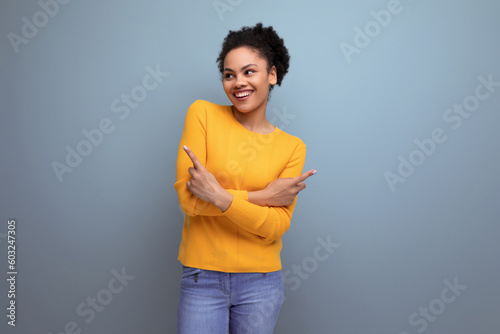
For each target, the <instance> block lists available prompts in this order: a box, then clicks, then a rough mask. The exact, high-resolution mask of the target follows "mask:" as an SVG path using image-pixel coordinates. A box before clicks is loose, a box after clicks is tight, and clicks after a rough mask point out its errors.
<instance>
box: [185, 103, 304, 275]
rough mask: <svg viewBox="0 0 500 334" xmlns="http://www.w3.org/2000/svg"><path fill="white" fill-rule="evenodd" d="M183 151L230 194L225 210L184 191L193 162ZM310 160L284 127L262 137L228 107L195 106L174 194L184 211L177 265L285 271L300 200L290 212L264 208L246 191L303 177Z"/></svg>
mask: <svg viewBox="0 0 500 334" xmlns="http://www.w3.org/2000/svg"><path fill="white" fill-rule="evenodd" d="M184 145H186V146H188V147H189V148H190V149H191V150H192V151H193V153H194V154H195V155H196V156H197V157H198V159H199V160H200V161H201V163H202V164H203V165H204V166H205V167H206V168H207V169H208V171H210V172H211V173H212V174H213V175H214V176H215V177H216V178H217V180H218V181H219V183H220V184H221V186H222V187H223V188H224V189H226V190H228V191H229V192H230V193H231V194H232V195H233V202H232V203H231V206H230V207H229V209H227V210H226V211H225V212H222V211H221V210H220V209H218V208H217V207H215V206H214V205H212V204H211V203H209V202H206V201H204V200H201V199H199V198H198V197H196V196H195V195H193V194H192V193H191V192H190V191H189V190H188V189H187V186H186V181H188V180H189V179H190V178H191V175H190V174H189V172H188V168H189V167H192V162H191V161H190V160H189V157H188V156H187V154H186V152H184V150H183V149H182V147H183V146H184ZM305 156H306V146H305V144H304V143H303V142H302V140H300V139H299V138H297V137H294V136H292V135H289V134H287V133H285V132H283V131H281V130H280V129H279V128H275V130H274V132H272V133H270V134H265V135H263V134H258V133H255V132H252V131H249V130H247V129H246V128H245V127H244V126H243V125H241V124H240V123H239V122H238V121H237V120H236V118H234V115H233V113H232V111H231V106H222V105H218V104H214V103H210V102H207V101H202V100H198V101H196V102H194V103H193V104H192V105H191V106H190V107H189V109H188V111H187V114H186V121H185V124H184V131H183V133H182V138H181V142H180V145H179V151H178V155H177V181H176V183H175V189H176V190H177V194H178V196H179V202H180V205H181V208H182V210H183V211H184V213H185V218H184V227H183V231H182V241H181V245H180V249H179V261H180V262H181V263H182V264H183V265H185V266H188V267H195V268H201V269H207V270H216V271H223V272H271V271H276V270H280V269H281V259H280V252H281V247H282V243H281V236H282V235H283V234H284V233H285V232H286V231H287V230H288V228H289V227H290V220H291V218H292V213H293V209H294V207H295V203H296V201H297V198H295V200H294V202H293V203H292V204H291V205H288V206H282V207H261V206H258V205H255V204H252V203H250V202H248V193H247V191H255V190H261V189H264V188H265V187H266V186H267V185H268V184H269V183H271V182H272V181H274V180H276V179H277V178H286V177H295V176H298V175H300V174H301V173H302V168H303V166H304V162H305Z"/></svg>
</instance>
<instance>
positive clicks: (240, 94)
mask: <svg viewBox="0 0 500 334" xmlns="http://www.w3.org/2000/svg"><path fill="white" fill-rule="evenodd" d="M235 95H236V97H245V96H248V95H250V92H243V93H236V94H235Z"/></svg>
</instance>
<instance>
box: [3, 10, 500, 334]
mask: <svg viewBox="0 0 500 334" xmlns="http://www.w3.org/2000/svg"><path fill="white" fill-rule="evenodd" d="M60 1H61V2H64V1H62V0H60ZM41 3H42V4H43V3H49V4H50V3H52V7H50V6H49V7H47V6H45V7H46V8H48V9H46V11H48V12H50V14H51V15H49V14H44V12H42V13H40V12H41V11H43V7H42V6H41V4H40V3H39V2H37V1H14V0H7V1H2V3H1V4H0V12H1V14H0V32H1V37H2V39H1V42H0V48H1V50H0V51H1V65H0V66H1V67H0V69H1V88H0V89H1V90H0V94H1V95H0V99H1V100H0V108H1V119H0V137H1V142H0V149H1V159H0V164H1V167H0V168H1V181H0V182H1V183H0V189H1V204H0V212H1V217H0V218H1V225H0V249H1V250H0V255H1V260H0V263H1V268H2V269H1V272H2V275H1V276H2V277H5V275H6V272H7V265H6V263H7V262H6V258H7V247H6V246H7V242H6V233H7V220H8V219H10V218H15V219H16V220H17V260H18V272H19V273H18V276H17V298H16V300H17V304H18V308H17V326H16V327H15V328H12V327H11V326H8V325H7V318H6V314H7V310H6V305H7V303H8V299H7V290H8V287H7V282H6V280H5V279H2V280H0V305H1V306H2V310H3V311H2V312H1V313H2V315H1V317H0V319H2V321H1V324H0V328H1V331H2V333H53V334H56V333H61V332H63V333H64V329H65V326H68V327H69V328H70V329H69V330H67V331H66V332H72V331H73V330H71V326H77V327H78V329H79V331H80V332H81V333H93V334H99V333H124V334H127V333H133V334H136V333H174V332H175V310H176V300H177V297H178V284H179V278H180V264H179V263H178V261H177V250H178V246H179V242H180V237H181V228H182V215H181V211H180V209H179V205H178V200H177V196H176V193H175V190H174V188H173V184H174V181H175V157H176V150H177V145H178V143H179V139H180V136H181V131H182V126H183V122H184V116H185V112H186V110H187V108H188V107H189V105H190V104H191V103H192V102H193V101H195V100H196V99H205V100H209V101H212V102H216V103H221V104H228V103H229V102H228V100H227V97H226V96H225V94H224V92H223V89H222V86H221V83H220V81H219V75H218V73H217V69H216V64H215V59H216V57H217V54H218V52H219V48H220V44H221V42H222V40H223V38H224V36H225V35H226V33H227V32H228V30H230V29H239V28H240V27H241V26H243V25H253V24H255V23H256V22H258V21H262V22H263V23H264V24H265V25H273V26H274V27H275V29H276V30H277V31H278V33H279V34H280V35H281V36H282V37H283V38H284V39H285V42H286V45H287V46H288V48H289V51H290V53H291V55H292V60H291V67H290V72H289V74H288V75H287V77H285V80H284V82H283V85H282V87H279V88H277V89H275V90H274V92H273V95H272V98H271V100H270V102H269V105H268V114H269V119H272V120H273V121H274V122H275V124H276V125H277V126H278V127H280V128H282V129H283V130H284V131H287V132H289V133H291V134H294V135H296V136H299V137H301V138H302V139H303V140H304V142H305V143H306V144H307V146H308V156H307V161H306V166H305V168H306V169H312V168H315V169H317V170H318V174H317V175H315V176H314V177H312V178H310V179H309V180H308V181H307V185H308V187H307V189H306V190H305V191H304V192H302V193H301V194H300V196H299V202H298V206H297V209H296V211H295V214H294V217H293V220H292V227H291V229H290V230H289V231H288V232H287V233H286V234H285V236H284V238H283V239H284V250H283V252H282V259H283V272H284V274H285V277H286V281H285V290H286V301H285V304H284V306H283V308H282V311H281V315H280V318H279V320H278V324H277V328H276V333H339V334H343V333H347V334H350V333H383V334H393V333H394V334H400V333H401V334H402V333H411V334H413V333H421V332H425V333H440V334H443V333H450V334H451V333H453V334H457V333H482V334H489V333H492V334H496V333H498V331H499V329H500V320H499V319H500V317H499V315H500V302H499V300H500V289H499V285H498V284H499V282H500V268H499V260H498V255H499V251H500V245H499V236H500V234H499V233H500V228H499V225H498V223H499V217H500V205H499V200H500V193H499V185H500V178H499V177H498V170H500V159H499V157H498V147H499V144H500V135H499V131H498V125H499V121H500V115H499V107H500V87H498V86H493V87H492V88H491V89H492V92H489V91H488V90H487V89H486V88H484V87H482V88H481V87H480V89H479V92H480V94H483V95H481V96H484V94H486V93H489V96H488V97H487V98H486V97H485V98H483V100H480V101H479V100H477V99H475V98H474V97H472V96H474V95H475V92H476V87H478V85H480V84H481V82H480V80H479V79H478V77H481V76H482V77H483V78H485V79H488V77H489V76H490V77H491V79H492V80H493V81H495V82H498V81H500V69H499V66H498V59H500V45H499V43H498V31H500V19H499V16H500V2H498V1H493V0H488V1H486V0H482V1H472V0H470V1H451V0H441V1H431V0H420V1H410V0H401V2H400V4H399V7H397V8H398V10H399V13H397V14H392V15H391V18H390V21H389V19H388V18H387V17H385V20H386V21H385V22H383V25H381V24H380V23H375V22H376V21H375V19H374V16H373V14H372V13H371V11H375V12H377V13H379V12H380V11H381V10H386V9H387V8H388V1H385V0H384V1H379V0H377V1H356V2H354V1H347V0H343V1H326V0H325V1H277V0H276V1H249V0H220V1H218V2H217V1H216V2H215V3H214V2H213V0H197V1H194V0H185V1H153V0H146V1H118V0H114V1H96V0H93V1H70V2H69V3H67V4H59V5H58V8H56V7H55V6H54V5H53V4H54V2H53V1H49V0H42V1H41ZM221 4H222V5H221ZM215 5H217V6H219V7H218V8H219V13H218V12H217V9H216V6H215ZM223 5H225V7H223ZM389 6H390V5H389ZM56 9H57V10H56ZM23 17H25V18H26V19H25V20H23ZM381 17H382V16H381ZM382 18H383V17H382ZM26 21H28V22H31V24H33V22H34V21H36V22H37V24H38V25H39V27H38V28H37V30H38V31H37V32H36V33H35V32H34V31H33V29H32V30H29V27H28V25H29V24H28V23H26ZM24 25H26V27H24V28H23V26H24ZM35 27H36V26H35ZM357 28H359V29H360V30H362V31H364V30H365V28H366V29H368V32H369V34H370V35H371V36H372V37H369V36H368V37H369V38H370V41H369V43H368V42H367V40H366V38H365V40H363V38H362V37H360V35H359V32H357V31H358V30H356V29H357ZM23 29H24V35H23ZM370 29H371V30H370ZM13 34H16V35H17V36H18V37H17V40H18V41H19V40H20V39H22V38H26V37H23V36H25V35H26V36H29V38H26V39H25V40H23V41H24V42H23V43H20V44H19V43H17V44H16V43H13V42H11V39H12V38H13V37H12V36H14V35H13ZM356 35H358V36H356ZM9 36H10V39H9ZM342 43H346V44H350V45H352V46H353V47H355V46H356V43H357V45H358V46H359V48H358V50H357V53H352V54H351V55H347V56H346V55H345V54H344V53H343V51H342V47H341V46H345V45H346V44H342ZM363 43H365V44H366V45H365V44H363ZM148 66H149V67H150V68H151V69H155V68H158V70H159V71H161V72H168V73H169V75H168V76H166V74H164V76H165V77H164V78H161V79H160V81H161V80H163V81H162V82H160V83H158V85H157V87H156V88H155V89H152V90H150V91H147V96H146V97H145V98H144V99H143V100H142V98H143V97H144V96H142V95H140V93H141V92H142V93H144V92H145V90H144V89H142V88H141V87H140V86H141V85H142V82H143V78H145V76H146V75H147V74H148V70H147V67H148ZM148 80H149V79H148ZM148 83H149V84H153V83H154V81H151V80H150V81H148ZM141 89H142V90H141ZM132 92H133V93H134V94H135V96H139V98H138V99H141V101H140V103H138V104H137V106H135V108H134V109H132V108H129V109H130V113H129V114H128V115H126V117H125V114H124V111H123V110H124V109H121V110H122V111H121V112H118V113H115V112H113V108H112V107H111V104H112V103H113V101H114V100H115V99H120V98H121V96H122V94H128V95H130V94H131V93H132ZM137 94H139V95H137ZM478 101H479V105H473V103H474V102H478ZM462 103H469V104H470V105H469V108H471V109H474V110H473V111H472V112H470V116H469V114H467V115H468V117H467V118H463V117H461V116H460V119H461V123H460V126H458V127H457V125H458V123H457V122H458V120H456V119H457V118H456V117H458V115H459V114H457V113H454V114H453V117H455V118H454V119H453V121H451V119H449V120H448V121H446V119H445V118H446V117H452V114H448V113H449V111H447V110H448V109H449V108H452V109H453V105H454V104H457V105H458V104H462ZM120 106H121V107H122V108H123V107H124V106H125V104H124V103H121V104H120ZM471 106H472V107H471ZM115 107H117V106H116V105H115ZM120 116H122V118H123V119H121V118H120ZM103 119H109V120H110V122H112V126H113V131H112V132H111V133H108V134H104V135H103V138H102V139H101V140H100V142H98V145H94V146H93V147H92V151H91V152H90V154H88V155H87V156H85V157H83V159H82V161H81V162H80V164H79V165H77V166H76V167H75V168H73V170H72V172H71V173H69V172H68V173H64V174H63V175H62V180H59V179H58V177H57V175H56V173H55V172H54V169H53V167H52V164H53V162H54V161H56V162H59V163H61V164H66V162H65V159H66V155H67V154H68V153H67V150H66V146H69V147H71V148H72V149H76V147H77V145H78V143H79V142H81V141H83V140H85V139H86V138H85V136H84V135H83V134H82V131H83V130H87V131H90V130H92V129H95V128H97V127H98V126H99V123H100V122H101V121H102V120H103ZM453 126H455V127H456V128H455V129H454V128H453ZM434 129H441V131H442V133H443V137H444V138H446V140H445V141H444V142H442V143H435V144H434V146H435V147H434V149H433V150H431V151H429V152H431V153H430V154H429V155H424V153H418V151H419V148H418V146H417V144H416V143H415V140H420V141H424V142H425V140H426V139H428V138H430V137H431V133H432V132H433V130H434ZM81 145H83V146H81V147H80V149H83V150H85V149H89V148H88V147H85V143H83V144H81ZM428 148H429V150H430V146H428ZM420 151H421V150H420ZM400 156H401V158H404V159H406V160H408V159H410V158H411V157H412V159H413V161H414V162H415V163H416V164H418V166H416V167H414V170H413V171H412V172H411V173H409V172H408V171H407V172H408V174H406V175H405V177H403V178H402V179H400V180H404V182H397V183H396V184H395V185H394V187H393V189H391V187H390V185H389V183H388V182H387V180H386V177H385V173H386V172H391V173H394V175H395V174H397V173H398V166H399V165H400V161H401V160H400ZM422 158H423V159H422ZM415 159H416V160H415ZM419 159H420V160H419ZM401 168H403V167H401ZM403 169H404V168H403ZM402 172H403V173H404V170H402ZM328 240H330V242H332V243H334V244H335V247H336V248H335V249H334V248H332V249H331V251H332V253H326V252H327V250H325V249H323V248H318V247H321V243H322V242H328ZM326 254H327V255H326ZM122 270H124V271H125V272H126V274H127V275H130V276H133V279H132V277H128V281H127V282H126V286H123V288H122V289H121V290H120V291H119V292H116V289H117V288H118V286H119V284H118V283H117V281H115V280H114V279H113V277H114V275H113V271H115V273H116V272H121V271H122ZM109 283H112V284H114V289H113V290H114V291H115V293H110V288H109ZM447 284H448V285H453V284H455V285H459V287H458V290H457V289H456V290H455V292H453V291H452V290H450V289H449V288H447ZM443 291H444V298H445V299H446V301H447V302H446V303H445V302H444V299H443V297H442V296H443V295H442V292H443ZM96 297H97V302H98V303H99V310H100V311H99V312H95V317H93V318H92V319H91V317H90V315H89V314H90V313H89V312H90V311H89V310H91V307H90V306H89V305H88V304H87V298H96ZM451 299H453V301H451V302H450V300H451ZM99 300H100V301H101V302H99ZM81 303H83V305H81ZM79 305H80V306H81V307H82V309H80V311H84V310H86V312H87V313H86V315H84V316H82V315H81V313H82V312H80V314H79V312H78V311H77V308H78V306H79ZM426 309H428V311H427V312H428V314H427V315H423V314H424V313H423V312H426V311H425V310H426ZM415 312H416V313H415ZM84 314H85V313H84ZM258 316H259V315H256V321H258ZM412 316H413V318H412ZM412 319H413V321H412ZM86 320H87V321H86ZM72 322H74V324H73V325H72ZM79 331H77V330H74V331H73V332H75V333H77V332H79Z"/></svg>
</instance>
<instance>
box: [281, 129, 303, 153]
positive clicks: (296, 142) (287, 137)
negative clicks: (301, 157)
mask: <svg viewBox="0 0 500 334" xmlns="http://www.w3.org/2000/svg"><path fill="white" fill-rule="evenodd" d="M278 131H279V134H280V137H281V138H282V140H284V141H286V142H287V143H288V145H289V146H293V147H295V148H296V149H297V148H299V149H305V148H306V144H305V143H304V142H303V141H302V139H300V138H299V137H297V136H294V135H291V134H289V133H288V132H285V131H283V130H281V129H279V128H278Z"/></svg>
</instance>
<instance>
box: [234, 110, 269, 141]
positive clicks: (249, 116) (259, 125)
mask: <svg viewBox="0 0 500 334" xmlns="http://www.w3.org/2000/svg"><path fill="white" fill-rule="evenodd" d="M231 110H232V111H233V115H234V118H236V120H237V121H238V122H240V124H241V125H243V126H244V127H245V128H246V129H247V130H250V131H252V132H257V133H260V134H268V133H271V132H273V131H274V126H273V125H272V124H271V123H269V121H268V120H267V118H266V109H265V108H263V109H261V110H255V111H252V112H248V113H243V112H240V111H238V109H236V108H235V107H234V106H231Z"/></svg>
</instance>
